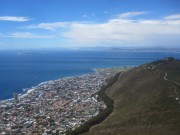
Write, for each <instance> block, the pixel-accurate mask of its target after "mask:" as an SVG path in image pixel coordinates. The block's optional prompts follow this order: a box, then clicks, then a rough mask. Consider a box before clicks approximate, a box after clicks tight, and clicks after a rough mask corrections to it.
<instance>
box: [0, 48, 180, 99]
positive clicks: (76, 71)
mask: <svg viewBox="0 0 180 135" xmlns="http://www.w3.org/2000/svg"><path fill="white" fill-rule="evenodd" d="M168 56H173V57H175V58H177V59H180V53H168V52H132V51H82V50H81V51H80V50H71V51H70V50H69V51H67V50H66V51H55V50H51V51H48V50H43V51H42V50H41V51H40V50H39V51H0V100H3V99H8V98H12V95H13V93H14V92H17V93H22V92H23V89H24V88H30V87H32V86H35V85H37V84H39V83H41V82H44V81H49V80H54V79H58V78H62V77H68V76H78V75H82V74H87V73H92V72H94V71H93V69H95V68H109V67H122V66H137V65H140V64H143V63H147V62H151V61H154V60H158V59H162V58H164V57H168Z"/></svg>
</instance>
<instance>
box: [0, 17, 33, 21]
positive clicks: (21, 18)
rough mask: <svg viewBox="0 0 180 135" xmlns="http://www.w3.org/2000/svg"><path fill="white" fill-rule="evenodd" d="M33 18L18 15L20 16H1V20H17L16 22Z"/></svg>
mask: <svg viewBox="0 0 180 135" xmlns="http://www.w3.org/2000/svg"><path fill="white" fill-rule="evenodd" d="M29 20H32V19H31V18H29V17H18V16H0V21H15V22H25V21H29Z"/></svg>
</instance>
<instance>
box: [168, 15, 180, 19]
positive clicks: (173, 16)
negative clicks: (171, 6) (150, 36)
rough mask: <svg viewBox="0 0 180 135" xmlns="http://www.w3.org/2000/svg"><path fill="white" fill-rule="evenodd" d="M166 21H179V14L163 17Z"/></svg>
mask: <svg viewBox="0 0 180 135" xmlns="http://www.w3.org/2000/svg"><path fill="white" fill-rule="evenodd" d="M165 19H166V20H175V19H180V14H175V15H170V16H166V17H165Z"/></svg>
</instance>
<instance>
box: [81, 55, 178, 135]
mask: <svg viewBox="0 0 180 135" xmlns="http://www.w3.org/2000/svg"><path fill="white" fill-rule="evenodd" d="M179 75H180V61H179V60H174V59H173V58H169V59H164V60H159V61H155V62H152V63H148V64H145V65H142V66H139V67H136V68H134V69H131V70H128V71H126V72H123V73H121V74H120V75H119V78H118V81H117V82H115V83H114V84H113V85H112V86H111V87H109V88H108V89H106V94H107V95H108V96H109V97H110V98H111V99H112V100H113V101H114V109H113V112H112V113H111V114H110V115H109V116H108V117H107V118H106V119H105V120H104V121H103V122H101V123H100V124H98V125H95V126H93V127H91V129H90V131H89V132H87V133H84V134H83V135H179V134H180V128H179V127H180V100H179V95H180V84H179V83H180V76H179Z"/></svg>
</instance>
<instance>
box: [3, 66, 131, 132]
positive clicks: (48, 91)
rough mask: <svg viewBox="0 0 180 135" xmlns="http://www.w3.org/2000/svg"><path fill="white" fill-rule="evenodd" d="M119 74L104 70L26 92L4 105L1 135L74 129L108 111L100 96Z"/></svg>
mask: <svg viewBox="0 0 180 135" xmlns="http://www.w3.org/2000/svg"><path fill="white" fill-rule="evenodd" d="M127 69H129V67H128V68H127ZM118 72H119V70H117V71H116V72H115V71H114V70H111V69H101V70H100V71H97V72H96V73H90V74H84V75H81V76H76V77H65V78H60V79H57V80H50V81H46V82H42V83H40V84H38V85H37V86H34V87H31V88H30V89H27V90H26V91H25V94H22V95H20V97H19V98H18V99H8V100H5V101H1V102H0V119H1V121H0V131H4V132H6V133H7V134H8V133H10V132H13V133H15V134H18V133H19V132H22V133H29V134H31V133H32V132H36V133H40V134H42V133H49V130H50V131H51V132H59V133H65V132H66V131H67V130H68V129H75V128H77V127H78V126H80V125H82V124H83V123H84V122H86V121H88V120H89V119H91V118H92V117H93V116H96V115H98V114H99V113H100V110H104V109H106V108H107V107H108V106H107V105H106V103H105V102H104V101H103V100H102V99H101V97H100V95H98V92H99V91H100V90H101V89H102V88H103V86H106V85H107V82H106V79H108V78H111V77H113V76H114V75H115V74H116V73H118ZM10 118H11V119H10ZM42 126H43V128H42ZM17 127H19V128H17ZM12 129H13V130H12Z"/></svg>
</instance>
